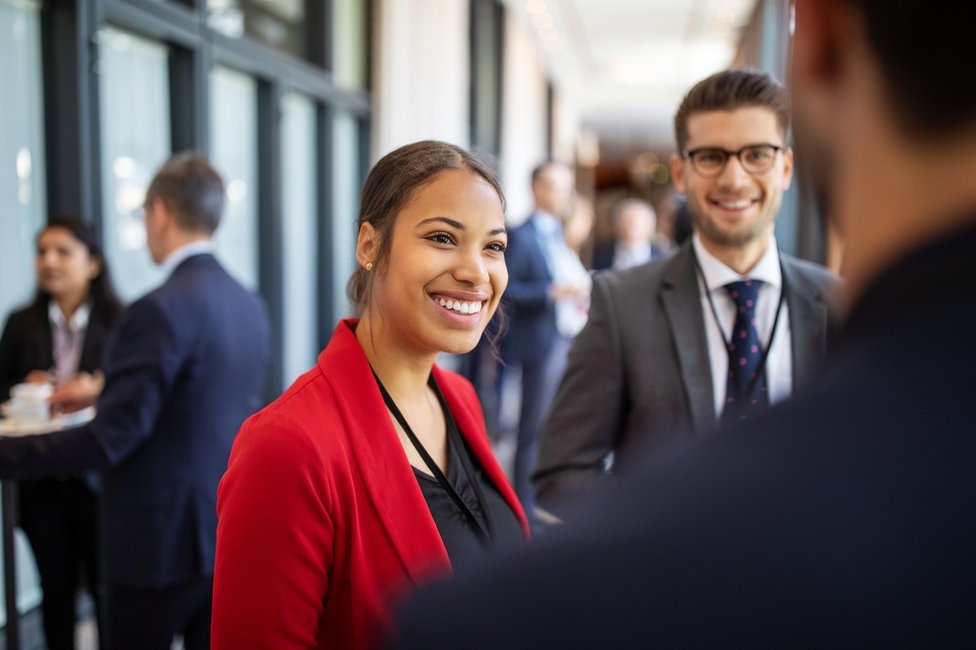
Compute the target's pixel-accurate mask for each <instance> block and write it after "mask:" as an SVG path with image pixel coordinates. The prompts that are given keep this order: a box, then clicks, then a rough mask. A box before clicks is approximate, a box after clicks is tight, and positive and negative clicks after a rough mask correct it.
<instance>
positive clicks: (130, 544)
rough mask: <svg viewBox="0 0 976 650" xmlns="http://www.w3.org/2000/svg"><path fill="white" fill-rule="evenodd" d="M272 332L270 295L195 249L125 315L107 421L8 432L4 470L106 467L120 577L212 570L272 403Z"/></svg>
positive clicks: (112, 367) (115, 343)
mask: <svg viewBox="0 0 976 650" xmlns="http://www.w3.org/2000/svg"><path fill="white" fill-rule="evenodd" d="M268 340H269V331H268V320H267V315H266V312H265V309H264V306H263V304H262V302H261V300H260V299H259V298H258V297H257V296H256V295H254V294H252V293H250V292H248V291H247V290H245V289H244V288H243V287H241V286H240V285H239V284H238V283H237V282H236V281H235V280H233V279H232V278H231V277H230V276H229V275H228V274H227V272H226V271H224V269H223V268H222V267H221V266H220V264H219V263H218V262H217V260H216V259H214V257H213V256H212V255H208V254H203V255H195V256H192V257H190V258H188V259H186V260H184V261H183V263H182V264H180V265H179V266H178V267H177V268H176V269H175V270H174V271H173V274H172V275H171V276H170V277H169V279H168V280H167V281H166V282H165V283H164V284H163V285H162V286H161V287H159V288H158V289H156V290H155V291H152V292H151V293H149V294H148V295H146V296H145V297H143V298H141V299H140V300H138V301H137V302H135V303H134V304H133V305H132V306H131V307H129V309H128V310H126V312H125V314H123V316H122V318H121V321H120V323H119V325H118V328H117V329H116V332H115V334H114V335H113V337H112V339H111V341H110V343H109V349H108V351H107V353H106V365H105V389H104V390H103V392H102V395H101V397H100V398H99V401H98V414H97V416H96V417H95V419H94V420H93V421H92V422H91V423H89V424H88V425H86V426H84V427H80V428H77V429H70V430H66V431H60V432H57V433H53V434H49V435H37V436H27V437H23V438H4V439H0V474H3V475H4V476H45V475H58V474H75V473H79V472H82V471H85V470H91V469H104V470H105V471H104V474H103V491H102V496H103V515H104V516H103V528H102V535H103V537H102V543H103V545H104V549H105V572H106V573H105V575H106V580H107V582H108V583H109V584H115V585H122V586H128V587H158V586H165V585H168V584H173V583H177V582H180V581H184V580H187V579H189V578H193V577H198V576H207V575H211V574H212V573H213V564H214V546H215V544H216V528H217V514H216V512H217V507H216V500H217V483H218V481H219V480H220V477H221V475H222V474H223V473H224V470H225V469H226V467H227V457H228V455H229V453H230V447H231V444H232V442H233V440H234V437H235V435H236V433H237V429H238V428H239V427H240V425H241V423H242V422H243V421H244V419H245V418H246V417H247V416H248V415H250V414H251V413H253V412H255V411H256V410H258V409H259V408H260V407H261V391H262V387H263V384H264V379H265V371H266V368H267V363H268V356H269V352H268V346H269V343H268Z"/></svg>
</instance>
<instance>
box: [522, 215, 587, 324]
mask: <svg viewBox="0 0 976 650" xmlns="http://www.w3.org/2000/svg"><path fill="white" fill-rule="evenodd" d="M534 223H535V228H536V233H537V234H538V236H539V243H540V244H541V245H542V251H543V254H544V255H545V256H546V264H547V265H548V266H549V272H550V274H552V281H553V283H554V284H564V285H575V286H579V287H589V286H590V282H591V281H590V274H589V272H588V271H587V270H586V267H584V266H583V263H582V262H581V261H580V258H579V256H578V255H577V254H576V253H575V252H574V251H573V250H572V249H571V248H570V247H569V245H567V244H566V239H565V237H564V236H563V229H562V225H561V224H560V223H559V220H558V219H557V218H556V217H554V216H552V215H551V214H549V213H547V212H543V211H541V210H538V211H536V213H535V222H534ZM589 306H590V301H589V294H588V293H587V294H585V295H582V296H579V297H576V298H560V299H559V300H557V301H556V304H555V310H556V329H557V330H559V333H560V334H561V335H563V336H565V337H566V338H573V337H575V336H576V335H577V334H579V332H580V330H582V329H583V326H584V325H586V318H587V311H588V309H589Z"/></svg>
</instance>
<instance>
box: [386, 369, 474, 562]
mask: <svg viewBox="0 0 976 650" xmlns="http://www.w3.org/2000/svg"><path fill="white" fill-rule="evenodd" d="M373 377H375V378H376V385H377V386H379V389H380V394H381V395H383V401H384V402H386V408H388V409H390V413H392V414H393V417H394V418H396V421H397V422H399V423H400V426H401V427H402V428H403V431H404V433H406V434H407V437H408V438H409V439H410V442H411V443H413V446H414V448H415V449H416V450H417V453H418V454H420V457H421V458H422V459H423V461H424V463H425V464H426V465H427V467H428V468H429V469H430V471H431V473H432V474H433V475H434V477H435V478H436V479H437V482H438V483H440V485H441V487H442V488H444V490H445V491H446V492H447V493H448V494H449V495H450V497H451V500H452V501H454V505H456V506H457V507H458V509H459V510H460V511H461V512H462V513H464V515H465V516H466V517H467V518H468V519H469V520H470V521H471V523H472V524H473V526H474V528H473V530H474V533H475V535H476V536H477V537H478V541H479V542H480V543H481V545H482V547H484V548H488V549H490V548H492V546H493V543H492V537H491V534H490V532H489V529H490V527H491V523H490V521H489V519H488V510H487V507H486V504H485V499H484V494H483V493H482V491H481V486H480V485H479V481H478V477H477V475H476V474H475V473H474V468H473V467H472V466H471V463H470V460H469V459H468V458H467V450H466V449H464V448H463V446H462V443H461V441H460V434H459V433H458V434H456V433H455V431H456V428H457V427H456V426H455V425H453V421H450V419H451V415H450V410H449V409H448V408H447V405H446V404H445V402H444V399H443V397H442V396H441V394H440V391H439V390H438V389H437V383H436V382H434V378H433V375H432V376H431V378H430V381H429V384H430V386H431V388H433V389H434V393H435V394H436V395H437V400H438V402H439V403H440V405H441V408H442V409H443V411H444V418H445V429H446V430H447V433H448V454H450V448H452V447H453V448H454V449H455V450H456V452H457V456H458V458H460V459H461V465H462V466H463V471H464V472H465V473H466V474H467V478H468V483H469V484H470V485H471V486H472V488H473V489H474V491H475V497H476V498H477V499H478V506H479V507H480V509H481V512H482V514H483V515H484V517H485V520H486V522H488V526H489V529H486V527H485V524H483V523H482V522H481V520H480V519H478V517H477V516H475V514H474V512H473V511H472V510H471V508H470V507H469V506H468V504H467V503H465V501H464V499H462V498H461V495H460V494H458V491H457V489H456V488H455V487H454V485H453V484H452V483H451V482H450V481H449V480H448V479H447V477H446V476H445V475H444V472H443V471H441V468H440V467H438V466H437V463H435V462H434V459H433V458H432V457H431V455H430V454H429V453H428V452H427V449H426V448H425V447H424V445H423V443H421V442H420V440H419V439H418V438H417V435H416V434H415V433H414V432H413V429H411V428H410V425H409V424H408V423H407V419H406V418H405V417H403V413H401V412H400V409H399V408H398V407H397V405H396V402H394V401H393V398H392V397H391V396H390V393H389V392H388V391H387V390H386V387H385V386H384V385H383V382H381V381H380V378H379V377H378V376H377V375H376V372H375V371H374V372H373Z"/></svg>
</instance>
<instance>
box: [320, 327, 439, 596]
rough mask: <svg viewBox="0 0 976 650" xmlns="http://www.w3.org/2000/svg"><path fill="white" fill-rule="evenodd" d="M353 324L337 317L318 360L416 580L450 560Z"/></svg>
mask: <svg viewBox="0 0 976 650" xmlns="http://www.w3.org/2000/svg"><path fill="white" fill-rule="evenodd" d="M354 324H355V321H352V320H346V321H342V322H340V323H339V325H338V326H337V327H336V330H335V332H334V333H333V335H332V340H331V341H330V342H329V345H328V347H326V349H325V350H324V351H323V352H322V354H321V355H320V357H319V366H320V368H321V370H322V372H323V374H324V375H325V377H326V378H327V379H328V381H329V383H330V384H331V385H332V388H333V390H334V391H335V395H336V400H337V402H338V403H339V405H340V410H341V417H342V419H343V422H344V424H345V426H346V431H347V435H348V444H349V448H350V450H351V452H352V455H353V456H354V457H355V460H356V463H357V465H358V467H359V474H360V476H361V478H362V480H363V484H364V485H365V488H366V492H367V494H368V495H369V498H370V501H371V502H372V504H373V506H374V508H375V510H376V514H377V515H378V516H379V519H380V521H381V522H382V524H383V527H384V529H385V532H386V536H387V538H388V539H389V541H390V544H391V546H392V547H393V548H394V549H395V550H396V553H397V554H398V555H399V557H400V560H401V562H402V564H403V568H404V570H405V571H406V573H407V575H409V576H410V579H411V581H413V582H414V584H420V583H422V582H424V581H425V580H426V579H428V578H429V576H430V575H431V573H432V572H435V571H442V570H444V569H447V568H450V566H451V565H450V560H449V559H448V557H447V550H446V549H445V548H444V543H443V541H441V536H440V533H439V532H438V530H437V526H436V525H435V524H434V521H433V518H432V517H431V516H430V510H429V509H428V507H427V502H426V501H425V500H424V496H423V493H422V492H421V491H420V486H419V485H418V484H417V477H416V476H415V475H414V473H413V469H412V468H411V466H410V462H409V461H408V460H407V455H406V453H405V452H404V451H403V447H402V445H401V444H400V439H399V437H398V436H397V433H396V430H395V429H394V427H393V423H392V422H391V421H390V418H389V416H388V415H387V410H386V404H384V402H383V397H382V396H381V395H380V391H379V388H378V387H377V386H376V381H375V379H374V378H373V373H372V370H371V369H370V366H369V362H368V361H367V360H366V356H365V355H364V354H363V351H362V348H361V347H360V346H359V342H358V341H357V340H356V337H355V334H353V331H352V329H351V328H350V326H351V325H354ZM337 369H342V372H341V373H337V372H336V370H337ZM432 549H433V551H432Z"/></svg>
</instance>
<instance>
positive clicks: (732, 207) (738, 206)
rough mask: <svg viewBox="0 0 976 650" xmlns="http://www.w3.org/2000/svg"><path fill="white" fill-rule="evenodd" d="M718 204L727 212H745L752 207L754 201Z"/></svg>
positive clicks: (745, 200) (746, 200)
mask: <svg viewBox="0 0 976 650" xmlns="http://www.w3.org/2000/svg"><path fill="white" fill-rule="evenodd" d="M716 203H718V204H719V205H720V206H722V207H723V208H725V209H726V210H744V209H745V208H748V207H749V206H750V205H752V201H750V200H749V199H742V200H740V201H716Z"/></svg>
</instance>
